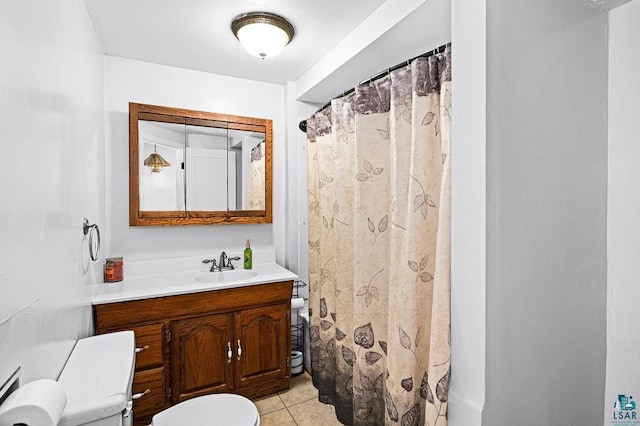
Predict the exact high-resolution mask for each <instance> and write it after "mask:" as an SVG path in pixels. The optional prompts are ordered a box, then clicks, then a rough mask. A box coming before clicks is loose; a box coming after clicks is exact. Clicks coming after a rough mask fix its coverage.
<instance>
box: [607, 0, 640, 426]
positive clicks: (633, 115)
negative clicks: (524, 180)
mask: <svg viewBox="0 0 640 426" xmlns="http://www.w3.org/2000/svg"><path fill="white" fill-rule="evenodd" d="M638 23H640V0H634V1H633V2H631V3H627V4H625V5H624V6H620V7H619V8H617V9H614V10H612V11H611V12H609V180H608V216H607V235H608V238H607V252H608V267H607V270H608V271H607V278H608V289H607V384H606V393H605V400H604V407H605V408H604V420H605V424H607V425H608V424H610V422H611V420H612V419H613V403H614V402H615V401H616V400H617V397H618V395H619V394H625V395H633V397H634V400H635V401H636V403H637V402H638V400H640V382H638V378H640V364H638V359H639V357H640V333H638V329H639V328H640V315H639V314H638V300H640V286H639V285H638V281H639V277H640V262H638V256H639V255H640V195H639V194H640V192H639V191H638V189H639V188H640V167H638V165H639V164H640V143H639V142H640V137H639V135H640V120H639V119H638V113H639V112H640V80H639V79H638V76H639V75H640V56H639V55H638V46H640V25H638Z"/></svg>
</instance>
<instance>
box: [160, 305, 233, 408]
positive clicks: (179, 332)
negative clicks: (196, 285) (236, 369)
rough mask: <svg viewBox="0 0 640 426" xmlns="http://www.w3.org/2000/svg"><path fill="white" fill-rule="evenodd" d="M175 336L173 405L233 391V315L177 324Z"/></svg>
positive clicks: (173, 346)
mask: <svg viewBox="0 0 640 426" xmlns="http://www.w3.org/2000/svg"><path fill="white" fill-rule="evenodd" d="M171 334H172V338H171V374H172V385H173V386H172V387H173V389H172V398H171V400H172V402H173V403H178V402H181V401H184V400H185V399H189V398H193V397H196V396H200V395H205V394H209V393H214V392H228V391H231V390H232V389H233V363H232V361H233V360H232V358H228V354H227V351H228V347H229V345H231V348H232V349H233V339H232V334H233V315H232V314H220V315H209V316H204V317H197V318H190V319H185V320H180V321H173V322H172V323H171ZM234 355H235V350H234V351H233V354H232V356H234Z"/></svg>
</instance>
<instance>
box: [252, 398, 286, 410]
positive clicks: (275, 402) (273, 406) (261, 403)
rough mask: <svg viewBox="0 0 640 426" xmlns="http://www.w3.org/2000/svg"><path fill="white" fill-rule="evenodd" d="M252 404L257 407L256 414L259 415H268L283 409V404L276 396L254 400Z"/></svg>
mask: <svg viewBox="0 0 640 426" xmlns="http://www.w3.org/2000/svg"><path fill="white" fill-rule="evenodd" d="M253 403H254V404H256V407H258V413H260V415H262V414H269V413H272V412H274V411H278V410H281V409H283V408H285V407H284V403H283V402H282V400H281V399H280V397H279V396H278V395H277V394H276V395H271V396H265V397H264V398H260V399H256V400H255V401H253Z"/></svg>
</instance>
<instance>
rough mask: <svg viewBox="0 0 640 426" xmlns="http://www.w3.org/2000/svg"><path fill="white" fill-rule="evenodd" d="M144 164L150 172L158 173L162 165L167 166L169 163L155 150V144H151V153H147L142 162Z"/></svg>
mask: <svg viewBox="0 0 640 426" xmlns="http://www.w3.org/2000/svg"><path fill="white" fill-rule="evenodd" d="M143 164H144V165H145V166H147V167H149V170H151V173H160V171H161V170H162V168H163V167H169V166H171V164H170V163H169V162H168V161H167V160H165V159H164V158H162V156H161V155H160V154H158V153H157V152H156V146H155V144H154V145H153V154H151V155H149V156H148V157H147V158H146V159H145V160H144V163H143Z"/></svg>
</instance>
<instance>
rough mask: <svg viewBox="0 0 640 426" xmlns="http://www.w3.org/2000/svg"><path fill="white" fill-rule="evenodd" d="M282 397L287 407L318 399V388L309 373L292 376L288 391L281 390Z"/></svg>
mask: <svg viewBox="0 0 640 426" xmlns="http://www.w3.org/2000/svg"><path fill="white" fill-rule="evenodd" d="M278 395H280V398H281V399H282V402H284V405H285V407H291V406H292V405H295V404H300V403H301V402H304V401H309V400H310V399H315V400H317V399H318V390H317V389H316V388H315V387H314V386H313V383H312V381H311V376H309V375H308V374H307V373H304V374H301V375H299V376H296V377H292V378H291V387H290V388H289V390H287V391H286V392H280V393H279V394H278Z"/></svg>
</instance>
